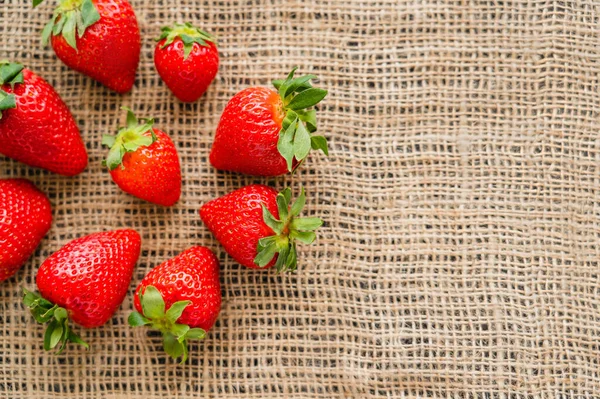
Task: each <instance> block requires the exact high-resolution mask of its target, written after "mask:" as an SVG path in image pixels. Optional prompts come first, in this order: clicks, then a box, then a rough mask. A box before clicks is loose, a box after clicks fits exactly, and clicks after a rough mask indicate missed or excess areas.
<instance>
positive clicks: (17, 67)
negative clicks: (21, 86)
mask: <svg viewBox="0 0 600 399" xmlns="http://www.w3.org/2000/svg"><path fill="white" fill-rule="evenodd" d="M23 68H24V67H23V65H22V64H19V63H16V62H8V61H6V60H2V61H0V86H2V85H5V84H7V85H10V86H11V87H12V88H13V89H14V87H15V85H16V84H17V83H23ZM16 107H17V101H16V97H15V95H14V94H12V93H10V94H9V93H7V92H6V91H4V90H2V89H0V119H2V111H5V110H7V109H11V108H16Z"/></svg>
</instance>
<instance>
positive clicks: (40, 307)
mask: <svg viewBox="0 0 600 399" xmlns="http://www.w3.org/2000/svg"><path fill="white" fill-rule="evenodd" d="M23 303H24V304H25V306H27V307H28V308H29V311H30V312H31V314H32V315H33V317H34V318H35V320H36V321H37V322H38V323H41V324H46V323H48V327H47V328H46V332H45V333H44V350H47V351H49V350H52V349H55V348H57V347H58V351H57V352H56V354H60V353H62V351H64V350H65V348H66V346H67V344H68V343H69V342H74V343H76V344H79V345H82V346H83V347H85V348H86V349H89V345H88V344H87V343H86V342H85V341H83V340H82V339H81V337H79V335H77V334H76V333H74V332H73V331H71V329H70V328H69V314H68V312H67V310H66V309H65V308H62V307H60V306H58V305H55V304H53V303H52V302H50V301H48V300H46V299H44V298H42V297H41V296H40V295H38V294H36V293H33V292H31V291H28V290H27V289H25V288H23ZM59 344H60V345H59Z"/></svg>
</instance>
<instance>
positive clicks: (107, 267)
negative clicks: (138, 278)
mask: <svg viewBox="0 0 600 399" xmlns="http://www.w3.org/2000/svg"><path fill="white" fill-rule="evenodd" d="M140 244H141V239H140V235H139V234H138V233H137V232H135V231H134V230H115V231H107V232H102V233H96V234H91V235H88V236H85V237H81V238H78V239H76V240H73V241H71V242H69V243H68V244H66V245H65V246H64V247H62V248H61V249H60V250H58V251H57V252H55V253H54V254H52V255H51V256H50V257H49V258H48V259H46V261H45V262H44V263H42V265H41V266H40V269H39V271H38V274H37V277H36V283H37V286H38V289H39V290H40V295H37V294H34V293H33V292H29V291H27V290H24V291H25V296H24V299H23V301H24V303H25V305H26V306H27V307H28V308H29V309H30V311H31V313H32V315H33V316H34V318H35V319H36V320H37V321H38V322H39V323H49V325H48V328H47V330H46V334H45V336H44V349H46V350H50V349H53V348H55V347H57V346H58V345H59V344H60V347H59V351H62V350H63V349H64V348H65V346H66V344H67V343H68V342H69V341H71V342H75V343H78V344H81V345H84V346H86V347H87V344H86V343H85V342H83V341H82V340H81V338H79V336H77V334H75V333H74V332H72V331H71V329H70V327H69V324H68V320H69V318H71V319H72V320H73V321H74V322H75V323H77V324H79V325H81V326H83V327H86V328H94V327H99V326H101V325H103V324H104V323H106V322H107V321H108V320H109V319H110V318H111V317H112V315H113V314H114V313H115V311H116V310H117V308H118V307H119V305H120V304H121V302H123V299H124V298H125V295H126V294H127V290H128V288H129V282H130V281H131V276H132V274H133V268H134V267H135V263H136V262H137V259H138V256H139V254H140Z"/></svg>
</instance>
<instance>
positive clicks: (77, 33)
mask: <svg viewBox="0 0 600 399" xmlns="http://www.w3.org/2000/svg"><path fill="white" fill-rule="evenodd" d="M42 1H43V0H33V5H34V7H35V6H37V5H38V4H40V3H41V2H42ZM49 41H51V42H52V47H53V48H54V52H55V53H56V56H57V57H58V58H60V60H61V61H62V62H64V63H65V64H66V65H67V66H68V67H70V68H72V69H74V70H76V71H78V72H81V73H83V74H85V75H87V76H89V77H91V78H92V79H95V80H97V81H98V82H100V83H102V84H103V85H105V86H106V87H108V88H109V89H111V90H114V91H116V92H117V93H126V92H128V91H129V90H131V87H132V86H133V83H134V81H135V73H136V70H137V67H138V63H139V60H140V49H141V41H140V30H139V28H138V23H137V19H136V18H135V13H134V11H133V8H132V7H131V5H130V4H129V2H128V1H127V0H60V4H59V6H58V7H57V8H56V9H55V10H54V14H53V15H52V19H51V20H50V22H48V24H47V25H46V26H45V27H44V30H43V32H42V42H43V43H44V45H47V44H48V42H49Z"/></svg>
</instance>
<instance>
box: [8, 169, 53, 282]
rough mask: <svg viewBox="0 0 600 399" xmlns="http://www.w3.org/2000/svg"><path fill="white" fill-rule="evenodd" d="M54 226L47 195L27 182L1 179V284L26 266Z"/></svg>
mask: <svg viewBox="0 0 600 399" xmlns="http://www.w3.org/2000/svg"><path fill="white" fill-rule="evenodd" d="M51 225H52V209H51V208H50V201H48V198H47V197H46V195H45V194H44V193H42V192H41V191H40V190H38V189H37V188H36V187H35V186H34V185H33V184H32V183H31V182H30V181H28V180H25V179H0V281H4V280H6V279H8V278H10V277H12V276H13V275H14V274H15V273H16V272H17V270H19V269H20V268H21V266H23V264H24V263H25V261H27V259H29V257H30V256H31V255H32V254H33V251H35V249H36V248H37V246H38V245H39V244H40V241H42V238H44V236H45V235H46V233H48V230H50V226H51Z"/></svg>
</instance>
